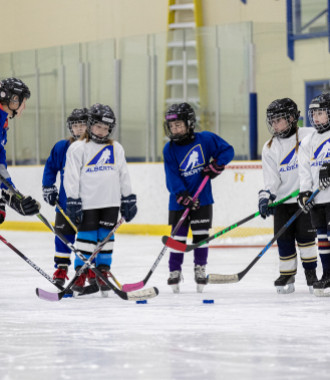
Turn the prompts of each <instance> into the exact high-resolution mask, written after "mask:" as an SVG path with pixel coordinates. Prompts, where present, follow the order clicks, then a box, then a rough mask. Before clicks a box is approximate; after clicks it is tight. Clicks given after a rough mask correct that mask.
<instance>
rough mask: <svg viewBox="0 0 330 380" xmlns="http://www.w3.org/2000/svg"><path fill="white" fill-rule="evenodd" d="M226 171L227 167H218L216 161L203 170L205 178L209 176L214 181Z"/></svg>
mask: <svg viewBox="0 0 330 380" xmlns="http://www.w3.org/2000/svg"><path fill="white" fill-rule="evenodd" d="M224 169H225V165H218V164H217V162H216V161H215V160H213V161H212V162H211V163H210V164H208V165H207V166H205V168H204V169H203V172H202V174H203V176H204V177H205V176H207V175H208V176H209V177H210V179H213V178H215V177H217V176H218V175H219V174H221V173H222V172H223V171H224Z"/></svg>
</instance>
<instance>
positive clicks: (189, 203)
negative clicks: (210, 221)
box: [176, 191, 199, 210]
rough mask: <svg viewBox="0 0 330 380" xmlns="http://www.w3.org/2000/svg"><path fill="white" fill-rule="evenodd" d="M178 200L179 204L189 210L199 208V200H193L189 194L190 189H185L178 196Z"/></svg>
mask: <svg viewBox="0 0 330 380" xmlns="http://www.w3.org/2000/svg"><path fill="white" fill-rule="evenodd" d="M176 201H177V203H178V204H179V205H181V206H183V207H185V208H189V210H197V209H199V200H198V199H196V200H195V201H193V199H192V197H191V196H190V195H189V193H188V191H183V192H182V193H179V194H178V195H177V196H176Z"/></svg>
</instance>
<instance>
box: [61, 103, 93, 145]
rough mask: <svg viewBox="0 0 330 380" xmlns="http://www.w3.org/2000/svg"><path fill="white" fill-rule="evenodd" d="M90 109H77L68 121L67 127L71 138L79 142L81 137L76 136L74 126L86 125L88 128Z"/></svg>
mask: <svg viewBox="0 0 330 380" xmlns="http://www.w3.org/2000/svg"><path fill="white" fill-rule="evenodd" d="M87 120H88V109H87V108H75V109H74V110H73V111H72V112H71V114H70V116H69V117H68V118H67V119H66V126H67V128H68V129H69V131H70V134H71V136H72V137H73V138H74V139H75V140H77V139H79V138H80V137H81V136H79V135H75V134H74V132H73V129H72V126H73V125H78V124H84V125H86V127H87Z"/></svg>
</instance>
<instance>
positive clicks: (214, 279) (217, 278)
mask: <svg viewBox="0 0 330 380" xmlns="http://www.w3.org/2000/svg"><path fill="white" fill-rule="evenodd" d="M319 192H320V189H317V190H315V191H314V193H313V194H312V195H311V196H310V197H309V199H308V201H307V202H306V204H308V203H310V202H312V200H313V199H314V198H315V197H316V195H317V194H318V193H319ZM302 212H303V209H302V208H300V207H299V210H297V211H296V212H295V213H294V214H293V215H292V216H291V218H290V219H289V220H288V221H287V222H286V223H285V224H284V225H283V226H282V227H281V228H280V230H279V231H278V232H277V233H276V234H275V235H274V237H273V238H272V239H271V240H270V242H269V243H267V245H266V246H265V247H264V248H263V249H262V250H261V252H259V254H258V255H257V256H256V257H255V258H254V259H253V260H252V261H251V263H250V264H249V265H248V266H247V267H246V268H245V269H244V270H242V271H241V272H239V273H236V274H209V275H208V276H207V277H208V283H209V284H230V283H235V282H239V281H240V280H241V279H242V278H243V277H244V276H245V275H246V274H247V273H248V272H249V270H250V269H251V268H252V267H253V266H254V265H255V264H256V263H257V262H258V260H259V259H261V257H262V256H263V255H264V254H265V253H266V252H267V251H268V249H269V248H270V247H271V246H272V244H273V243H274V242H275V241H276V240H277V239H278V238H279V237H280V236H281V235H282V234H283V233H284V232H285V231H286V230H287V229H288V228H289V227H290V226H291V224H292V223H293V222H294V221H295V220H296V219H297V218H298V216H299V215H300V214H301V213H302Z"/></svg>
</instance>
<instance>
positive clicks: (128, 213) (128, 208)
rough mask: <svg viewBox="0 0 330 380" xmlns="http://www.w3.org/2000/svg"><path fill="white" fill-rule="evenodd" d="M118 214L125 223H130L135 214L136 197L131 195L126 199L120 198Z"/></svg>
mask: <svg viewBox="0 0 330 380" xmlns="http://www.w3.org/2000/svg"><path fill="white" fill-rule="evenodd" d="M120 213H121V215H122V216H123V217H124V218H125V220H126V222H130V221H131V220H132V219H133V218H134V216H135V215H136V213H137V207H136V195H135V194H131V195H128V196H127V197H124V196H122V197H121V205H120Z"/></svg>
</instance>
